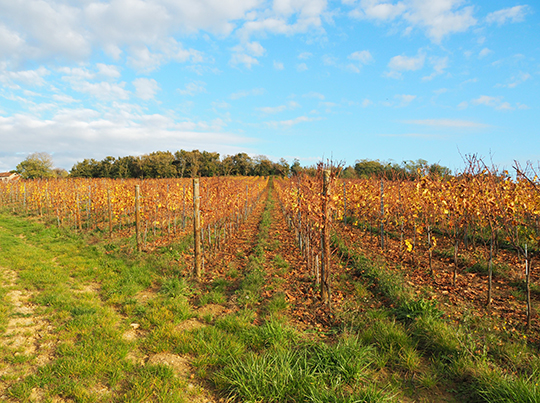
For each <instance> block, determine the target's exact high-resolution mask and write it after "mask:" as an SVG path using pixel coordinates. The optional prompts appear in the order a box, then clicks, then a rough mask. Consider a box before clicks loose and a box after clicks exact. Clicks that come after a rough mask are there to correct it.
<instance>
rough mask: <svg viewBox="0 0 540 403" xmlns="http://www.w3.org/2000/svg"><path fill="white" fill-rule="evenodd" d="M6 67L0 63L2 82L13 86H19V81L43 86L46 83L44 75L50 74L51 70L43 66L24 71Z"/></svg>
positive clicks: (32, 85)
mask: <svg viewBox="0 0 540 403" xmlns="http://www.w3.org/2000/svg"><path fill="white" fill-rule="evenodd" d="M6 67H7V66H5V65H4V64H2V63H0V83H2V84H4V85H6V86H9V87H12V88H17V87H18V84H17V83H21V84H24V85H29V86H31V87H42V86H43V85H45V79H44V77H45V76H47V75H49V74H50V71H49V70H47V69H46V68H45V67H43V66H41V67H39V68H38V69H36V70H23V71H10V70H7V68H6Z"/></svg>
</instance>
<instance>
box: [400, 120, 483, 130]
mask: <svg viewBox="0 0 540 403" xmlns="http://www.w3.org/2000/svg"><path fill="white" fill-rule="evenodd" d="M403 123H406V124H411V125H421V126H434V127H451V128H463V129H480V128H485V127H489V125H486V124H483V123H477V122H472V121H468V120H459V119H422V120H404V121H403Z"/></svg>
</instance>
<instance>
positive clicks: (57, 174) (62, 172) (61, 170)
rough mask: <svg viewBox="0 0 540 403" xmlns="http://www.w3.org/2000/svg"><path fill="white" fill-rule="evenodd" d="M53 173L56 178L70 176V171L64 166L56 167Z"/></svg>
mask: <svg viewBox="0 0 540 403" xmlns="http://www.w3.org/2000/svg"><path fill="white" fill-rule="evenodd" d="M53 173H54V176H55V177H56V178H67V177H68V176H69V173H68V171H66V170H65V169H64V168H54V169H53Z"/></svg>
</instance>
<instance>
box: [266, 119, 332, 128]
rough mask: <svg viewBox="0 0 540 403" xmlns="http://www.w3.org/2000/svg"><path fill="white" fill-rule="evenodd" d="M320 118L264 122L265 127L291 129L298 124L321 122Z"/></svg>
mask: <svg viewBox="0 0 540 403" xmlns="http://www.w3.org/2000/svg"><path fill="white" fill-rule="evenodd" d="M321 119H322V118H321V117H308V116H299V117H297V118H294V119H289V120H281V121H272V122H266V125H268V126H270V127H273V128H278V127H291V126H294V125H297V124H299V123H305V122H313V121H317V120H321Z"/></svg>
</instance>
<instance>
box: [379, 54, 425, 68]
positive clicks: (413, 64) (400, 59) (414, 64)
mask: <svg viewBox="0 0 540 403" xmlns="http://www.w3.org/2000/svg"><path fill="white" fill-rule="evenodd" d="M425 59H426V56H425V55H424V54H419V55H418V56H416V57H407V56H402V55H399V56H394V57H393V58H392V59H390V62H389V63H388V67H390V68H391V69H392V70H398V71H414V70H418V69H421V68H422V67H424V61H425Z"/></svg>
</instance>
